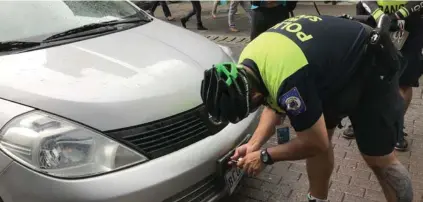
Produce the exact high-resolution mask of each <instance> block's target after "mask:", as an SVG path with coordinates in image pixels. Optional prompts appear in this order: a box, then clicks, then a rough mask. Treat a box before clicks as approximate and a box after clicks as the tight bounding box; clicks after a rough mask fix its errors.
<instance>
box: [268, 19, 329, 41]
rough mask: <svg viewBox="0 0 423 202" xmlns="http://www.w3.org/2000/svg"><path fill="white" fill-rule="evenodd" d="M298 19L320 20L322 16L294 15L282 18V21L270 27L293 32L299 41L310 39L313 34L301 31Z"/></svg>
mask: <svg viewBox="0 0 423 202" xmlns="http://www.w3.org/2000/svg"><path fill="white" fill-rule="evenodd" d="M299 19H308V20H310V21H311V22H319V21H321V20H322V18H320V17H317V16H308V15H300V16H296V17H292V18H289V19H287V20H284V21H283V22H281V23H279V24H276V25H275V26H273V27H272V28H270V29H273V30H284V31H287V32H290V33H295V34H296V36H297V38H298V39H299V40H300V41H301V42H305V41H308V40H310V39H312V38H313V36H312V35H311V34H307V33H304V32H303V31H302V25H301V24H300V23H299V22H297V21H298V20H299Z"/></svg>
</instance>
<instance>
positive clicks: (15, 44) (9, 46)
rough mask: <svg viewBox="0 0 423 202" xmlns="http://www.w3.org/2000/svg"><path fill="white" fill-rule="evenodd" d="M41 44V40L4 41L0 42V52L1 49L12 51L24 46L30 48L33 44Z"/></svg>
mask: <svg viewBox="0 0 423 202" xmlns="http://www.w3.org/2000/svg"><path fill="white" fill-rule="evenodd" d="M39 45H41V42H31V41H5V42H0V52H1V51H14V50H22V49H25V48H32V47H35V46H39Z"/></svg>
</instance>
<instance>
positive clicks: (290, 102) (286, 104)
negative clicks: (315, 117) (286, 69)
mask: <svg viewBox="0 0 423 202" xmlns="http://www.w3.org/2000/svg"><path fill="white" fill-rule="evenodd" d="M279 103H280V105H282V107H283V108H284V109H285V110H286V112H287V113H289V114H292V115H294V116H296V115H298V114H301V113H303V112H305V111H306V110H307V107H306V105H305V103H304V100H303V98H302V97H301V95H300V92H298V89H297V88H296V87H294V88H292V89H291V90H289V91H288V92H286V93H285V94H283V95H282V96H281V97H279Z"/></svg>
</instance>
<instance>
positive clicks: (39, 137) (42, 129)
mask: <svg viewBox="0 0 423 202" xmlns="http://www.w3.org/2000/svg"><path fill="white" fill-rule="evenodd" d="M0 149H1V150H3V151H4V152H6V153H7V154H9V155H10V156H11V157H12V158H14V159H15V160H16V161H19V162H20V163H22V164H25V165H27V166H29V167H30V168H32V169H34V170H36V171H39V172H43V173H46V174H49V175H52V176H56V177H63V178H78V177H87V176H92V175H97V174H102V173H106V172H110V171H113V170H116V169H119V168H122V167H126V166H129V165H133V164H136V163H140V162H143V161H146V160H147V158H146V157H144V156H142V155H140V154H138V153H137V152H134V151H133V150H131V149H129V148H128V147H125V146H123V145H121V144H120V143H118V142H116V141H114V140H111V139H109V138H107V137H105V136H103V135H102V134H99V133H98V132H96V131H94V130H91V129H89V128H86V127H84V126H81V125H79V124H77V123H74V122H71V121H69V120H65V119H63V118H60V117H57V116H54V115H50V114H47V113H44V112H41V111H33V112H30V113H27V114H23V115H21V116H18V117H16V118H14V119H13V120H12V121H10V122H9V123H8V124H7V125H6V126H5V127H4V128H3V129H2V130H1V132H0Z"/></svg>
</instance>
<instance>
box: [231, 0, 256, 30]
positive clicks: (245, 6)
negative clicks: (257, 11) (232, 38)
mask: <svg viewBox="0 0 423 202" xmlns="http://www.w3.org/2000/svg"><path fill="white" fill-rule="evenodd" d="M238 5H241V6H242V8H243V9H244V10H245V12H246V14H247V16H248V20H249V21H250V24H251V4H250V2H248V1H231V4H230V6H229V14H228V23H229V30H230V31H232V32H239V30H238V29H237V28H236V26H235V22H234V18H235V14H236V12H237V11H238Z"/></svg>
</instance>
